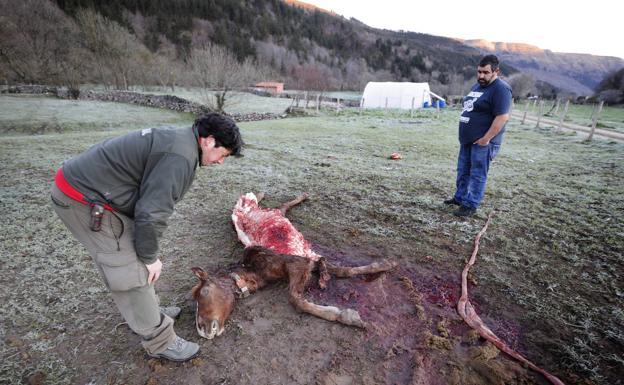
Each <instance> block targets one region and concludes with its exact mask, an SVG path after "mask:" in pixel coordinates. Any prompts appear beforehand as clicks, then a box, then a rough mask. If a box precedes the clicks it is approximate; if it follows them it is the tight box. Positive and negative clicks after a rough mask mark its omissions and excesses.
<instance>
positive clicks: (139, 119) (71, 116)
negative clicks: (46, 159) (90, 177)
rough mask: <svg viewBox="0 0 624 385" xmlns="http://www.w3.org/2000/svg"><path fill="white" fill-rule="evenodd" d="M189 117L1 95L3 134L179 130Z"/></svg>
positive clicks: (154, 110) (103, 104) (153, 110)
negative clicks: (147, 129)
mask: <svg viewBox="0 0 624 385" xmlns="http://www.w3.org/2000/svg"><path fill="white" fill-rule="evenodd" d="M192 119H193V118H192V116H191V115H190V114H180V113H176V112H173V111H168V110H160V109H157V108H149V107H141V106H133V105H127V104H121V103H111V102H97V101H85V100H63V99H57V98H54V97H47V96H32V95H0V134H2V133H12V134H30V133H37V134H41V133H47V132H56V133H61V132H67V131H83V132H88V131H102V130H105V131H109V130H118V129H135V128H139V127H145V126H148V127H149V126H156V125H159V126H162V125H172V126H178V125H181V124H188V122H189V121H192Z"/></svg>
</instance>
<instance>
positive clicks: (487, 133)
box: [444, 55, 511, 217]
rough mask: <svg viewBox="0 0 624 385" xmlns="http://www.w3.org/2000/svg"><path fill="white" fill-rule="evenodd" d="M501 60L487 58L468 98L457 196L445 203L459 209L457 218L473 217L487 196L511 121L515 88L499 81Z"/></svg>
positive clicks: (461, 122)
mask: <svg viewBox="0 0 624 385" xmlns="http://www.w3.org/2000/svg"><path fill="white" fill-rule="evenodd" d="M498 65H499V62H498V58H497V57H496V56H494V55H487V56H485V57H483V58H482V59H481V61H480V62H479V66H478V67H477V84H475V85H474V86H473V87H472V88H471V90H470V92H469V93H468V95H466V97H465V98H464V102H463V110H462V114H461V116H460V118H459V156H458V159H457V180H456V191H455V195H454V196H453V197H452V198H450V199H447V200H445V201H444V204H447V205H457V206H459V209H458V210H457V211H455V212H454V214H455V215H456V216H459V217H468V216H471V215H473V214H474V213H475V212H476V211H477V208H478V207H479V204H480V203H481V200H482V199H483V194H484V193H485V185H486V182H487V174H488V170H489V168H490V162H491V161H492V159H494V157H495V156H496V154H497V153H498V151H499V150H500V147H501V143H502V141H503V134H504V132H505V124H506V123H507V120H509V112H510V108H511V87H510V86H509V84H507V83H506V82H505V81H503V80H502V79H499V78H498V75H499V73H500V69H499V67H498Z"/></svg>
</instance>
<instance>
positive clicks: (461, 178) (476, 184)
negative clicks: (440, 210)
mask: <svg viewBox="0 0 624 385" xmlns="http://www.w3.org/2000/svg"><path fill="white" fill-rule="evenodd" d="M498 150H500V144H493V143H490V144H488V145H487V146H479V145H478V144H460V145H459V156H458V157H457V182H456V186H457V191H455V200H457V201H458V202H460V203H461V204H462V205H463V206H466V207H470V208H473V209H476V208H477V207H479V204H480V203H481V200H482V199H483V194H485V183H486V182H487V174H488V170H489V169H490V162H491V161H492V159H494V157H495V156H496V154H498Z"/></svg>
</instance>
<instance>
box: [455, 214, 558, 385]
mask: <svg viewBox="0 0 624 385" xmlns="http://www.w3.org/2000/svg"><path fill="white" fill-rule="evenodd" d="M492 216H494V211H492V212H491V213H490V215H488V218H487V221H486V222H485V226H483V228H482V229H481V231H479V233H478V234H477V236H476V238H475V242H474V250H473V251H472V256H471V257H470V260H469V261H468V263H466V266H465V267H464V271H462V294H461V297H460V298H459V301H458V302H457V311H458V312H459V315H460V316H461V317H462V318H463V319H464V321H466V323H467V324H468V325H469V326H470V327H471V328H473V329H474V330H476V331H477V333H479V335H480V336H481V337H483V338H485V339H486V340H488V341H490V342H491V343H493V344H494V345H495V346H496V347H497V348H498V349H500V350H501V351H503V352H505V353H507V354H509V355H510V356H512V357H513V358H515V359H516V360H518V361H520V362H522V363H524V364H526V365H527V366H529V367H530V368H531V369H533V370H535V371H536V372H538V373H541V374H542V375H543V376H544V377H546V379H548V381H550V382H551V383H552V384H554V385H565V384H564V383H563V381H561V380H560V379H558V378H557V377H555V376H553V375H552V374H550V373H548V372H547V371H545V370H544V369H542V368H540V367H538V366H537V365H535V364H534V363H532V362H531V361H529V360H528V359H526V358H525V357H524V356H522V355H521V354H520V353H518V352H516V351H515V350H513V349H512V348H510V347H509V346H508V345H507V344H506V343H505V342H504V341H503V340H501V339H500V338H499V337H498V336H497V335H496V334H494V332H492V330H490V328H488V327H487V325H485V323H483V320H482V319H481V318H480V317H479V316H478V315H477V312H476V311H475V309H474V307H473V306H472V304H471V303H470V300H469V299H468V271H469V270H470V268H471V267H472V265H474V263H475V260H476V258H477V251H478V250H479V241H480V240H481V237H482V236H483V234H485V231H486V230H487V227H488V225H489V224H490V222H491V221H492Z"/></svg>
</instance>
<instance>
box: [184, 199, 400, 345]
mask: <svg viewBox="0 0 624 385" xmlns="http://www.w3.org/2000/svg"><path fill="white" fill-rule="evenodd" d="M259 195H260V196H259V197H256V196H255V195H254V194H253V193H248V194H245V195H243V196H241V197H240V198H239V200H238V202H237V203H236V206H235V207H234V210H233V212H232V221H233V224H234V228H235V229H236V232H237V235H238V238H239V240H240V241H241V242H242V243H243V244H244V245H245V246H246V248H245V251H244V253H243V260H242V266H241V267H240V268H237V269H235V271H233V272H232V273H231V274H230V276H222V277H216V278H215V277H210V276H209V275H208V273H206V272H205V271H204V270H203V269H201V268H199V267H193V268H192V270H193V273H195V275H196V276H197V278H199V282H198V283H197V284H196V285H195V286H194V287H193V289H192V291H191V294H192V296H193V298H194V299H195V300H196V301H197V310H196V316H195V323H196V326H197V332H198V333H199V335H200V336H202V337H204V338H208V339H212V338H214V337H215V336H219V335H221V334H222V333H223V331H224V327H225V321H226V320H227V318H228V317H229V315H230V313H231V312H232V309H233V308H234V302H235V297H236V295H235V294H238V297H245V296H246V295H248V294H249V293H253V292H255V291H257V290H259V289H261V288H262V287H264V286H266V285H267V284H269V283H271V282H277V281H282V280H287V281H288V295H289V302H290V303H291V304H292V305H293V306H294V307H295V308H296V309H297V310H299V311H301V312H305V313H309V314H312V315H314V316H317V317H319V318H323V319H326V320H328V321H336V322H340V323H343V324H345V325H351V326H357V327H361V328H365V327H366V324H365V322H364V321H362V319H361V318H360V315H359V313H358V312H357V311H356V310H353V309H340V308H338V307H336V306H323V305H318V304H315V303H313V302H310V301H308V300H306V299H305V298H304V297H303V293H304V290H305V288H306V286H307V284H308V283H309V281H310V277H311V275H312V273H313V271H314V270H315V269H318V271H319V286H320V287H321V288H325V287H326V284H327V281H328V280H329V279H330V275H334V276H336V277H340V278H345V277H352V276H355V275H359V274H374V273H380V272H384V271H388V270H391V269H393V268H394V267H396V265H397V264H396V263H395V262H391V261H387V260H383V261H380V262H375V263H372V264H370V265H366V266H356V267H343V266H335V265H333V264H331V263H329V262H327V261H326V259H325V258H324V257H322V256H321V255H319V254H317V253H315V252H314V251H312V249H311V247H310V243H309V242H308V241H306V240H305V239H304V238H303V235H302V234H301V233H300V232H299V231H298V230H297V229H296V228H295V227H294V226H293V225H292V223H290V221H289V220H288V219H287V218H286V217H285V215H286V212H287V211H288V210H289V209H290V208H292V207H293V206H295V205H297V204H299V203H301V202H303V201H304V200H306V199H307V198H308V194H303V195H301V196H299V197H298V198H296V199H294V200H292V201H290V202H286V203H284V204H283V205H282V206H280V208H278V209H265V208H261V207H260V206H259V205H258V203H259V202H260V200H262V198H263V195H262V194H259Z"/></svg>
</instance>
